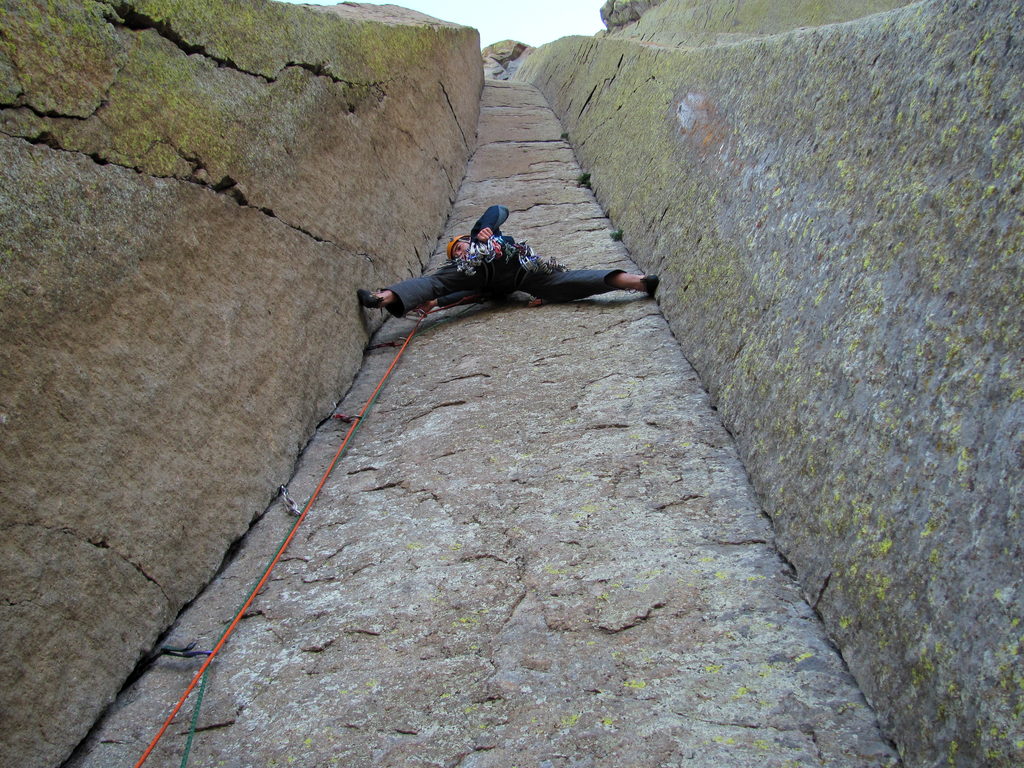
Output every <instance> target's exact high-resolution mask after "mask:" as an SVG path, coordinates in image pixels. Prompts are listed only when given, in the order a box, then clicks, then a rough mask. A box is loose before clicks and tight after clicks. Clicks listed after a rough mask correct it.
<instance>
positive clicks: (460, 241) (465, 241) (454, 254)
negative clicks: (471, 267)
mask: <svg viewBox="0 0 1024 768" xmlns="http://www.w3.org/2000/svg"><path fill="white" fill-rule="evenodd" d="M468 251H469V235H459V236H458V237H453V238H452V239H451V241H450V242H449V243H448V258H449V259H458V258H460V257H462V256H465V255H466V253H467V252H468Z"/></svg>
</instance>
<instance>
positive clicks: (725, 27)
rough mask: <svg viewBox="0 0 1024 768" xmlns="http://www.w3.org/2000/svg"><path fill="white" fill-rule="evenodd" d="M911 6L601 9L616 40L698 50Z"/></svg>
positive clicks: (756, 2) (626, 1) (662, 3)
mask: <svg viewBox="0 0 1024 768" xmlns="http://www.w3.org/2000/svg"><path fill="white" fill-rule="evenodd" d="M909 4H910V2H909V0H784V2H780V1H779V0H609V2H607V3H605V4H604V6H603V7H602V8H601V20H602V21H603V22H604V23H605V26H606V27H607V28H608V33H609V34H611V35H612V36H613V37H628V38H634V39H637V40H641V41H643V42H648V43H656V44H658V45H670V46H695V45H696V46H699V45H710V44H713V43H728V42H735V41H739V40H745V39H748V38H751V37H758V36H761V35H775V34H778V33H780V32H788V31H789V30H792V29H797V28H798V27H818V26H821V25H823V24H835V23H837V22H841V21H849V20H850V19H858V18H861V17H862V16H868V15H870V14H872V13H880V12H882V11H888V10H891V9H893V8H898V7H900V6H903V5H909Z"/></svg>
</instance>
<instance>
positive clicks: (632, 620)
mask: <svg viewBox="0 0 1024 768" xmlns="http://www.w3.org/2000/svg"><path fill="white" fill-rule="evenodd" d="M560 133H561V126H560V125H559V123H558V122H557V121H556V120H555V119H554V117H553V115H552V114H551V112H550V110H548V109H547V107H546V106H545V105H544V102H543V99H542V98H541V97H540V95H539V94H538V93H537V92H536V90H534V89H532V88H530V87H528V86H524V85H510V84H506V83H489V84H488V85H487V87H486V88H485V92H484V104H483V111H482V117H481V123H480V148H479V149H478V151H477V153H476V155H475V157H474V160H473V161H472V163H471V166H470V170H469V174H468V176H467V181H466V183H465V184H464V186H463V188H462V190H461V193H460V195H459V201H458V202H457V204H456V211H455V214H454V216H453V219H452V221H451V222H450V226H449V232H448V234H455V233H458V232H460V231H464V230H465V229H466V228H467V227H468V226H469V225H470V223H471V222H472V221H473V220H474V219H475V218H476V216H477V215H478V214H479V213H480V212H481V210H482V208H483V207H484V206H486V205H487V204H489V203H492V202H495V201H503V202H505V203H507V204H508V206H509V207H510V208H511V209H512V216H511V218H510V219H509V222H508V225H507V227H506V229H507V231H508V232H510V233H515V234H517V235H519V236H520V237H521V238H523V239H525V240H527V241H529V242H531V243H532V244H534V245H535V246H537V247H542V248H543V251H544V252H545V253H547V254H552V255H556V256H557V257H559V258H560V259H563V260H564V261H566V262H567V263H569V264H571V265H573V266H598V265H608V266H619V267H623V268H629V267H631V265H630V263H629V261H628V260H627V256H626V253H625V250H624V249H623V248H622V246H621V245H620V244H618V243H615V242H613V241H612V240H611V239H610V237H609V225H608V221H607V220H606V219H605V218H603V216H602V215H601V212H600V210H599V209H598V207H597V205H596V204H595V201H594V199H593V197H592V196H591V194H590V192H589V191H588V190H586V189H584V188H581V187H579V186H577V185H576V184H575V183H574V182H575V179H576V178H577V177H578V176H579V173H580V169H579V167H578V166H577V165H576V164H575V162H574V160H573V156H572V152H571V150H570V149H569V147H568V146H567V145H566V144H565V143H564V142H562V141H560V140H559V138H558V137H559V135H560ZM444 317H454V318H455V319H454V321H453V322H450V323H444V322H443V320H441V318H444ZM439 320H440V324H439ZM411 328H412V323H411V322H409V321H391V322H390V323H389V324H388V325H386V326H385V327H384V328H383V329H382V331H381V333H380V335H379V336H378V338H377V339H376V340H377V341H378V342H385V341H389V340H395V339H401V338H402V337H403V336H404V335H406V334H408V333H409V332H410V330H411ZM393 354H394V349H393V348H391V347H384V348H378V349H374V350H371V351H370V352H368V354H367V358H366V364H365V366H364V369H363V371H362V372H361V374H360V376H359V378H358V379H357V381H356V383H355V386H354V388H353V390H352V391H351V392H350V393H349V394H348V396H347V397H346V398H345V401H344V402H343V403H342V405H341V409H342V410H343V411H345V412H348V413H355V412H358V411H359V409H360V407H361V405H362V403H363V402H364V400H365V399H366V398H367V396H368V395H369V394H370V392H371V391H372V389H373V388H374V386H375V385H376V383H377V381H378V379H379V377H380V375H381V374H382V373H383V371H384V369H385V368H386V367H387V366H388V365H389V364H390V362H391V360H392V358H393ZM346 429H347V428H346V427H345V426H344V425H340V424H339V423H338V422H335V421H331V422H328V423H327V424H325V426H324V427H323V428H322V429H321V430H320V432H319V433H318V435H317V436H316V438H315V439H314V441H313V442H312V443H311V445H310V446H309V449H308V450H307V451H306V453H305V455H304V456H303V459H302V462H301V465H300V467H299V469H298V472H297V474H296V476H295V478H294V479H293V481H292V482H291V490H292V492H293V494H294V495H295V496H296V497H297V498H298V499H299V500H300V502H301V501H304V500H305V499H306V498H308V497H309V495H310V494H311V492H312V490H313V488H314V487H315V486H316V484H317V483H318V481H319V479H320V477H321V475H322V473H323V471H324V469H325V468H326V466H327V465H328V464H329V462H330V460H331V458H332V457H333V456H334V454H335V453H336V451H337V448H338V445H339V443H340V441H341V439H342V435H343V434H344V432H345V430H346ZM353 445H354V447H353V448H352V450H351V451H350V452H349V453H348V454H347V455H346V456H345V457H344V458H343V459H342V460H341V462H340V463H339V464H338V466H337V467H336V468H335V470H334V472H333V474H332V476H331V479H330V480H329V481H328V484H327V485H326V486H325V490H324V492H323V494H322V495H321V497H320V499H321V500H320V501H319V502H318V503H317V505H316V506H314V507H313V508H312V511H311V512H310V513H309V516H308V518H307V519H306V521H305V522H304V524H303V527H302V528H300V529H299V533H298V535H297V537H296V539H295V541H294V543H293V545H292V547H291V548H290V549H289V550H288V552H287V553H286V556H285V558H284V559H283V561H282V563H281V565H280V566H279V567H278V569H277V570H276V571H275V572H274V576H273V578H272V581H271V582H270V585H269V586H268V588H267V590H266V591H265V592H264V593H262V594H261V595H260V596H259V597H258V598H257V602H256V603H255V604H254V605H253V607H252V609H251V610H250V611H249V612H248V614H247V618H246V619H245V620H244V621H243V622H242V624H241V625H240V628H239V630H238V631H237V633H236V634H235V635H234V636H233V637H232V639H231V640H230V641H229V643H228V645H227V646H225V650H224V651H223V652H222V654H221V655H220V656H218V657H217V659H216V660H215V661H214V663H213V667H212V669H213V670H214V671H212V672H211V674H210V676H209V682H208V685H207V688H206V692H205V699H204V703H203V706H202V709H201V713H200V717H199V720H198V728H199V732H198V733H197V735H196V740H195V742H194V744H193V746H192V753H191V755H192V758H191V763H190V764H194V765H220V766H229V767H231V768H234V767H236V766H237V767H239V768H240V767H241V766H250V765H261V766H263V765H266V766H273V765H290V764H296V765H311V766H312V765H316V766H321V765H322V766H327V765H343V766H352V767H353V768H356V767H359V768H363V767H365V768H369V766H396V767H397V766H402V767H403V768H404V766H410V765H438V766H442V765H443V766H456V765H459V766H465V767H466V768H468V767H469V766H477V767H478V768H481V767H483V766H495V768H498V767H499V766H500V768H509V766H514V765H519V766H552V767H556V766H565V767H567V766H580V767H585V766H603V767H605V768H621V767H622V766H645V767H646V766H656V765H688V766H691V765H692V766H695V767H701V766H705V767H706V768H733V767H734V766H749V767H750V768H754V767H755V766H756V767H757V768H764V767H766V766H776V767H781V766H796V765H800V766H803V765H808V766H809V765H828V766H830V768H839V767H845V766H858V767H862V766H863V767H865V768H866V767H867V766H882V765H892V764H894V763H895V757H894V754H893V751H892V750H891V748H890V747H889V746H888V745H887V744H886V743H885V742H884V741H882V740H881V739H880V738H879V736H878V731H877V728H876V726H875V724H874V722H873V715H872V713H871V711H870V710H869V709H868V708H867V707H866V705H865V703H864V701H863V699H862V698H861V696H860V695H859V693H858V692H857V690H856V688H855V686H854V685H853V682H852V680H851V679H850V677H849V675H848V673H847V672H846V671H845V670H844V668H843V664H842V661H841V659H840V658H839V656H838V655H837V654H836V652H835V651H834V649H833V648H832V647H831V646H830V644H829V643H828V641H827V640H826V639H825V637H824V634H823V632H822V628H821V625H820V623H819V622H818V620H817V619H816V618H815V616H814V615H813V613H812V611H811V610H810V608H809V607H808V606H807V604H806V603H805V602H804V601H803V600H802V598H801V596H800V593H799V589H798V588H797V585H796V584H795V582H794V581H793V580H792V578H791V577H790V575H789V571H788V569H787V567H786V566H785V564H784V563H783V561H782V560H781V559H780V558H779V557H778V555H777V554H776V553H775V552H774V550H773V549H772V547H771V545H770V544H769V543H768V542H769V541H770V539H771V531H770V527H769V524H768V521H767V520H766V518H765V517H764V516H763V515H762V514H761V513H760V511H759V510H758V508H757V505H756V503H755V499H754V496H753V493H752V491H751V488H750V486H749V484H748V481H747V478H746V475H745V473H744V470H743V467H742V465H741V464H740V462H739V460H738V458H737V455H736V451H735V448H734V447H733V445H732V442H731V440H730V438H729V435H728V434H727V433H726V431H725V430H724V429H723V428H722V426H721V424H720V422H719V420H718V417H717V414H716V413H715V412H714V410H713V409H712V408H711V407H710V404H709V401H708V397H707V394H706V393H705V392H704V390H703V389H702V387H701V385H700V382H699V380H698V379H697V377H696V375H695V374H694V372H693V370H692V368H690V366H689V365H688V364H687V362H686V360H685V359H684V358H683V356H682V355H681V353H680V350H679V346H678V344H677V343H676V342H675V340H674V339H673V338H672V334H671V333H670V331H669V329H668V327H667V325H666V324H665V322H664V319H663V318H662V316H661V314H660V313H659V312H658V307H657V304H655V303H654V302H652V301H650V300H648V299H646V298H645V297H640V296H637V295H630V294H623V293H616V294H609V295H607V296H605V297H601V298H598V299H595V300H591V301H585V302H578V303H575V304H572V305H560V306H559V305H556V306H546V307H541V308H540V309H526V308H525V307H523V306H522V303H521V302H513V303H511V304H510V305H505V306H491V307H487V308H485V309H484V310H483V311H478V310H470V311H466V310H465V309H456V310H449V314H448V315H440V316H434V317H432V318H430V319H429V320H428V321H427V323H426V325H425V326H424V328H422V329H421V330H420V331H419V333H418V335H417V336H416V337H415V338H414V339H413V341H412V343H411V345H410V347H409V350H408V351H407V352H406V354H405V356H404V357H403V358H402V360H401V362H400V364H399V366H398V368H397V371H396V373H395V374H394V376H393V378H392V379H391V380H390V382H389V383H388V385H387V387H386V388H385V389H384V391H383V393H382V394H381V396H380V397H379V399H378V400H377V401H376V406H375V408H374V410H372V411H371V412H370V415H369V417H368V418H366V419H364V421H363V423H362V424H361V426H360V429H359V431H358V432H357V433H356V436H355V442H354V444H353ZM293 519H294V518H291V517H289V516H288V515H287V514H286V513H285V512H284V511H283V509H282V508H281V506H279V505H275V506H274V507H272V508H271V510H270V513H269V514H267V515H266V516H265V517H264V518H263V519H262V520H261V521H260V522H259V524H258V525H257V526H256V527H255V528H254V530H253V531H252V532H251V534H250V535H249V536H248V537H247V538H246V540H245V542H244V544H243V547H242V549H241V551H240V552H239V555H238V557H237V558H236V559H235V560H234V561H233V562H232V563H231V565H230V567H229V568H228V569H227V570H226V571H225V572H224V574H223V575H222V577H221V578H219V579H218V580H217V581H216V582H215V583H214V584H213V585H212V586H211V588H210V589H209V590H208V591H207V592H206V593H204V594H203V595H202V596H201V597H200V598H199V599H198V600H197V601H196V602H195V603H194V604H193V605H192V606H191V607H190V608H189V609H188V611H187V612H186V613H185V614H184V615H183V616H182V618H181V620H180V622H179V623H178V625H177V626H176V627H175V628H174V632H173V634H172V638H173V639H174V640H175V641H176V642H182V643H185V642H189V641H192V640H197V641H199V642H200V643H201V644H202V645H209V644H211V643H212V642H213V641H215V640H216V638H217V637H218V636H219V634H220V632H221V631H222V629H223V627H224V624H225V622H226V621H228V620H229V619H230V617H231V615H232V614H233V612H234V611H235V610H237V607H238V606H239V605H240V604H241V603H242V601H243V600H244V598H245V596H246V594H247V593H248V591H249V589H250V586H251V584H252V583H254V582H255V581H256V579H257V578H258V576H259V574H260V573H261V572H262V570H263V568H264V566H265V564H266V563H267V562H268V561H269V559H270V557H271V555H272V553H273V552H274V551H276V548H277V546H278V545H279V544H280V542H281V541H282V540H283V538H284V536H285V534H286V533H287V531H288V530H289V529H290V527H291V525H292V521H293ZM197 666H198V664H197V663H196V662H183V661H180V660H170V659H166V658H165V659H161V660H159V661H157V662H155V663H154V664H153V666H152V667H151V668H150V669H149V671H148V672H147V673H146V674H145V675H143V676H142V677H141V678H140V679H139V680H138V681H137V682H136V683H135V684H134V685H133V686H132V687H131V688H130V689H129V690H127V691H126V692H125V694H124V695H123V696H122V697H121V698H120V699H119V701H118V703H117V705H116V706H115V707H114V709H113V710H112V711H111V713H110V715H109V717H107V718H106V719H105V720H104V722H103V723H101V725H100V726H99V727H98V728H97V729H96V731H95V732H94V733H93V734H92V736H91V738H90V740H89V743H88V744H87V746H86V748H85V749H83V751H82V752H81V753H80V754H79V755H78V756H76V758H75V759H74V760H72V762H71V764H70V766H69V768H71V767H72V766H73V768H85V766H90V767H91V766H96V767H97V768H99V767H100V766H103V767H104V768H106V766H110V765H129V764H131V762H132V761H133V760H134V759H135V758H137V757H138V755H139V754H141V751H142V748H143V746H144V745H145V744H146V742H147V741H148V740H149V739H150V737H151V736H152V735H153V733H155V730H156V728H157V726H158V724H159V723H160V721H161V720H162V719H163V718H164V717H165V716H166V713H167V712H168V711H169V708H170V704H171V703H172V702H173V701H174V700H176V698H177V697H178V695H179V694H180V692H181V691H182V690H183V689H184V686H185V684H186V682H187V681H188V679H189V678H190V677H191V675H192V672H193V670H194V669H196V668H197ZM179 717H180V718H181V722H180V723H178V724H175V726H174V727H172V729H171V730H170V731H169V732H168V735H167V736H166V737H165V738H164V739H163V741H161V742H160V746H159V747H158V751H157V752H156V753H154V755H153V757H152V758H151V760H152V763H153V764H154V765H177V764H178V763H179V762H180V754H181V751H182V749H183V745H184V741H185V739H184V736H183V731H185V730H187V725H186V723H187V719H188V718H189V717H190V715H189V713H188V708H186V710H185V712H184V713H183V714H182V715H179Z"/></svg>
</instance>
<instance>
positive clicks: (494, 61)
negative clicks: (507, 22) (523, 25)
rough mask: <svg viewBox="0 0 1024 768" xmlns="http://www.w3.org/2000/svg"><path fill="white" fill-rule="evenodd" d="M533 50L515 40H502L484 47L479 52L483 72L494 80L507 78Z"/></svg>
mask: <svg viewBox="0 0 1024 768" xmlns="http://www.w3.org/2000/svg"><path fill="white" fill-rule="evenodd" d="M532 50H533V48H531V47H530V46H528V45H526V44H525V43H520V42H518V41H516V40H502V41H501V42H498V43H493V44H491V45H488V46H487V47H486V48H484V49H483V50H482V51H481V52H480V54H481V56H482V57H483V61H484V73H485V74H486V75H487V77H489V78H492V79H495V80H508V79H510V78H511V77H512V76H513V75H514V74H515V73H516V70H518V69H519V67H520V66H521V65H522V63H523V62H524V61H526V59H527V57H528V56H529V55H530V52H531V51H532Z"/></svg>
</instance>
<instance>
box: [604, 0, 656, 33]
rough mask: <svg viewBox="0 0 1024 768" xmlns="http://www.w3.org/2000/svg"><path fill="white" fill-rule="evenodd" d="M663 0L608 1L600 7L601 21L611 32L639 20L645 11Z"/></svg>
mask: <svg viewBox="0 0 1024 768" xmlns="http://www.w3.org/2000/svg"><path fill="white" fill-rule="evenodd" d="M664 1H665V0H608V2H606V3H605V4H604V5H602V6H601V21H602V22H604V25H605V27H607V29H608V31H609V32H611V31H613V30H616V29H621V28H622V27H625V26H626V25H628V24H632V23H634V22H636V21H639V20H640V17H641V16H643V14H644V12H645V11H648V10H650V9H651V8H653V7H654V6H656V5H660V4H661V3H663V2H664Z"/></svg>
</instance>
